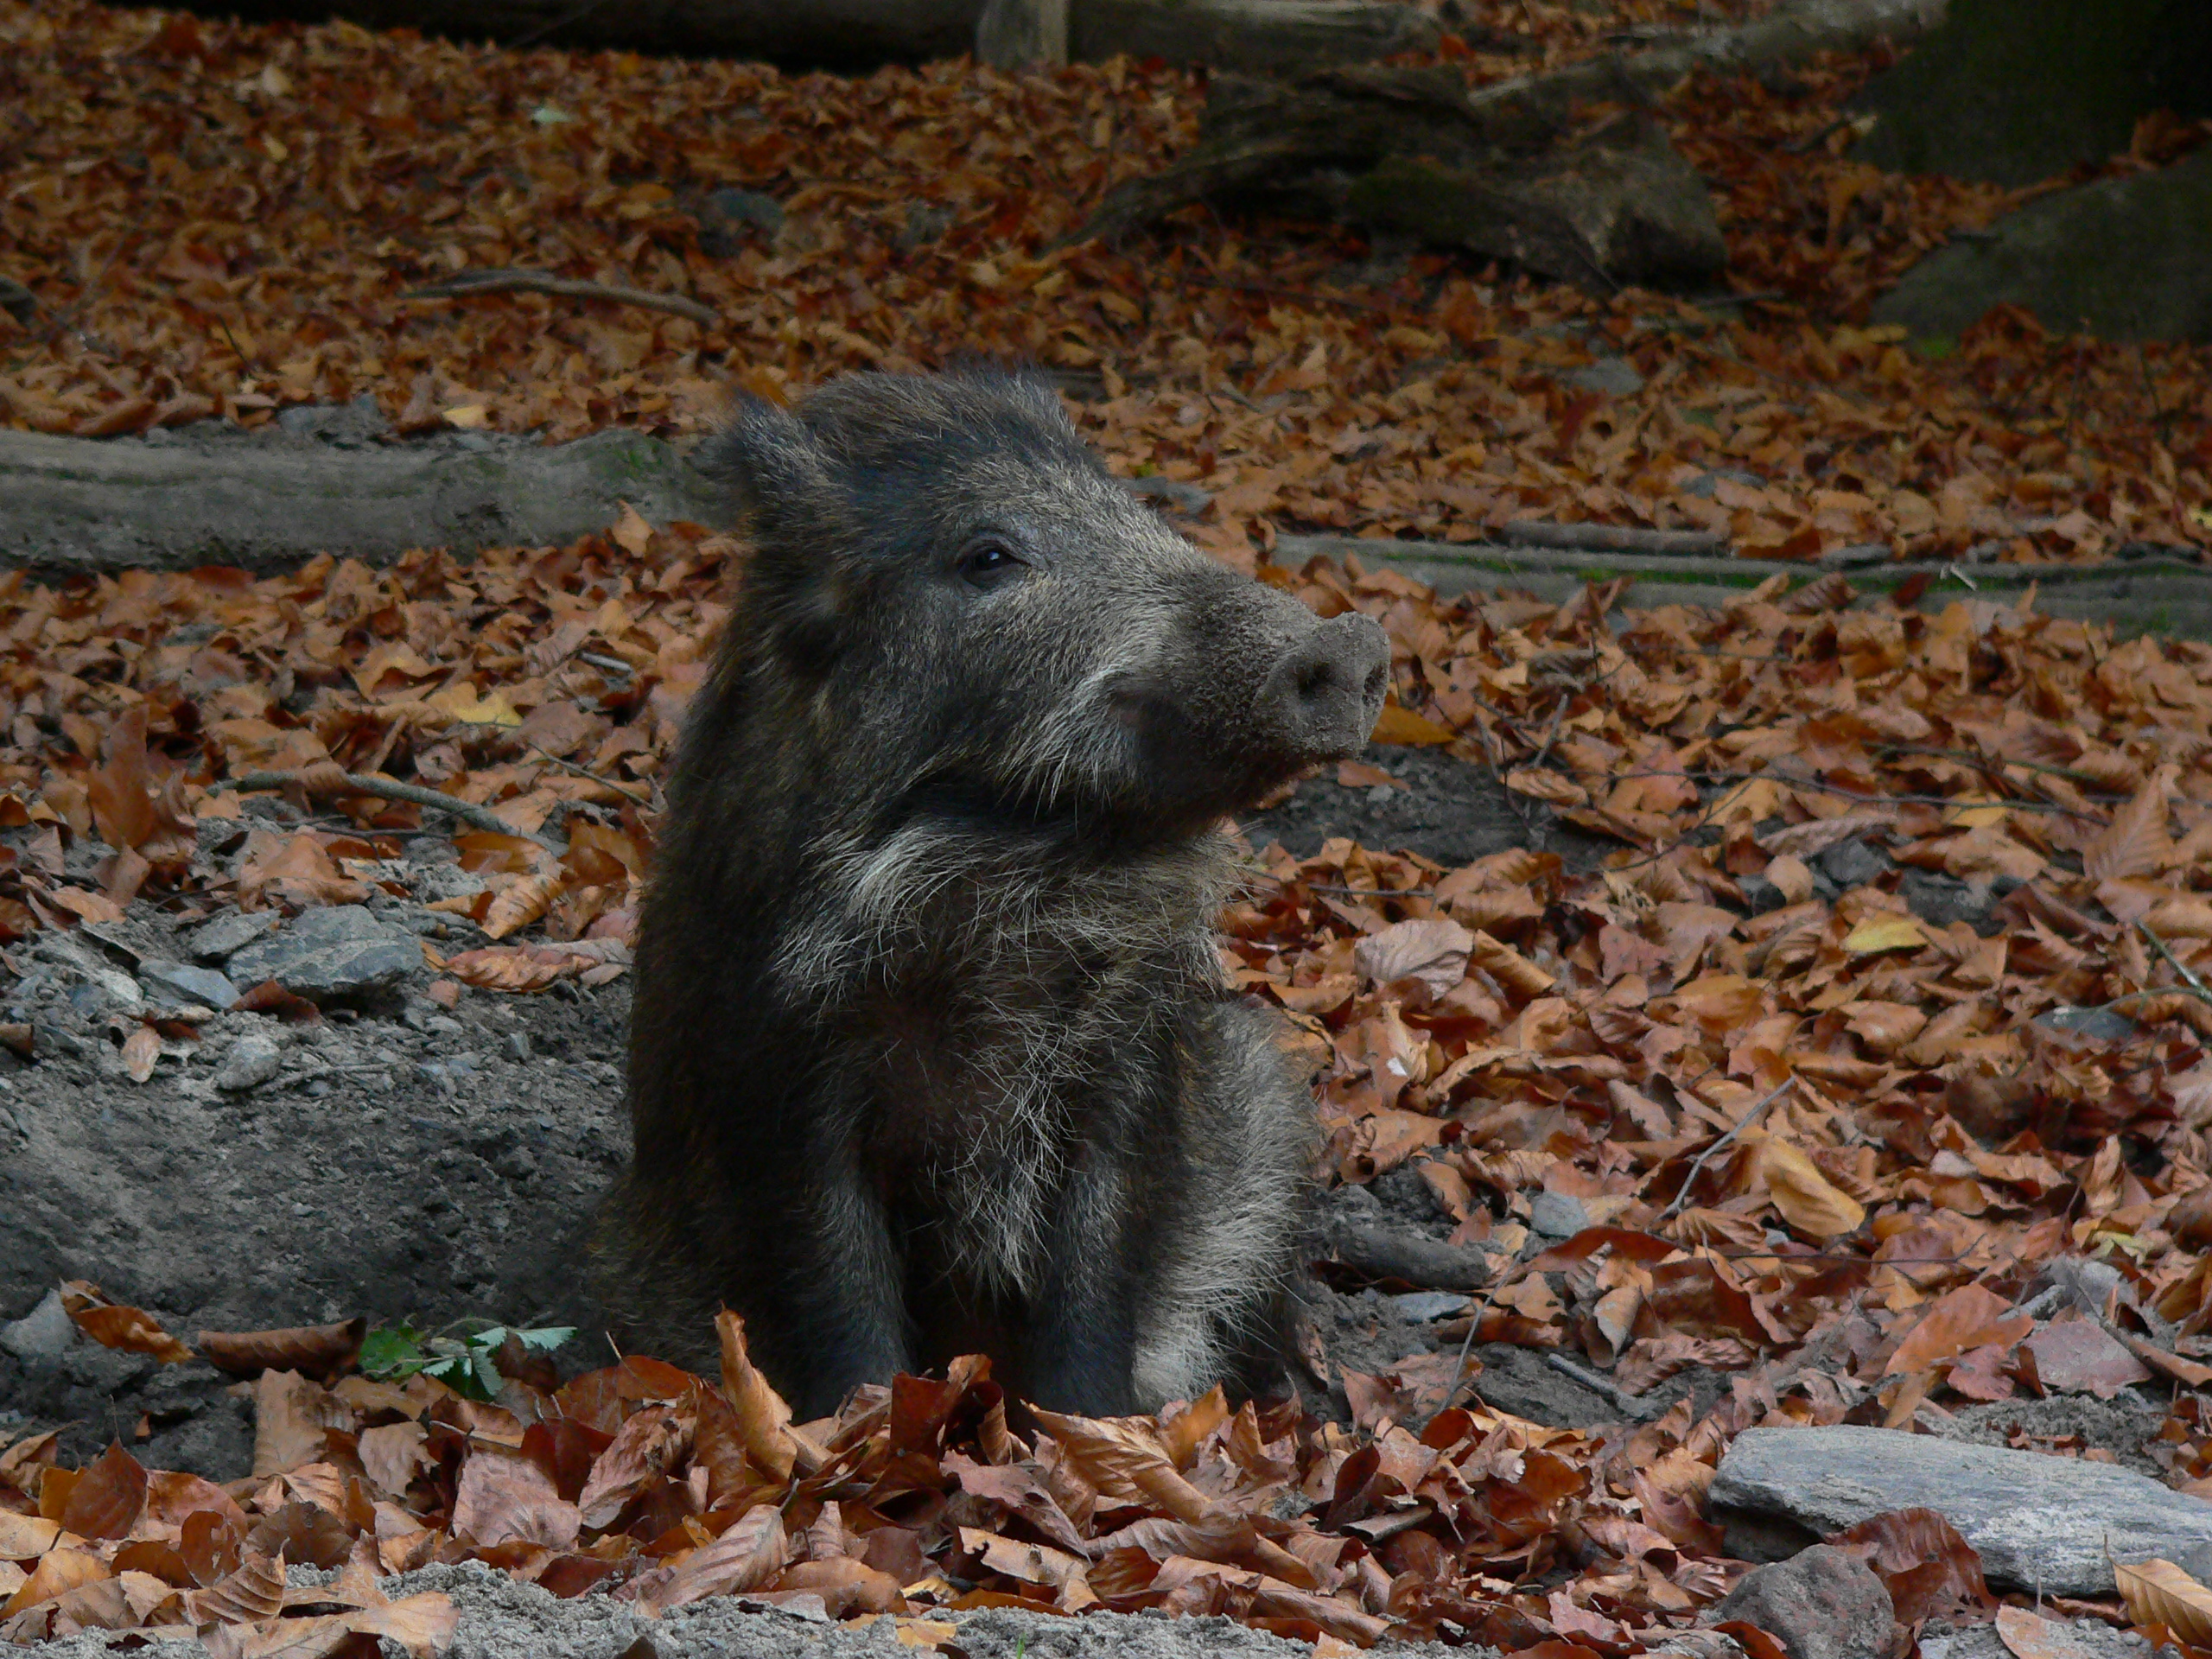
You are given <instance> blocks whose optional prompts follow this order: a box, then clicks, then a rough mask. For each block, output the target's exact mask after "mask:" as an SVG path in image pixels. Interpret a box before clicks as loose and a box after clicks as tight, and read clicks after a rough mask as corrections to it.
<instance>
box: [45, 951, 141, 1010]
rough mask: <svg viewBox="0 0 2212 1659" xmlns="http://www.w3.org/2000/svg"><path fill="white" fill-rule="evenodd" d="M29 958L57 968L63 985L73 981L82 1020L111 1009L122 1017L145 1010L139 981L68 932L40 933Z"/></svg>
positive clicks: (75, 1000)
mask: <svg viewBox="0 0 2212 1659" xmlns="http://www.w3.org/2000/svg"><path fill="white" fill-rule="evenodd" d="M31 956H32V957H33V958H34V959H35V960H37V961H40V962H45V963H52V964H53V965H54V967H55V968H57V969H60V973H59V975H58V976H57V977H59V978H60V979H61V980H62V981H63V982H65V983H68V982H72V981H73V982H74V983H73V985H72V986H71V995H72V998H73V1004H74V1006H76V1007H77V1011H78V1013H79V1014H80V1015H81V1016H82V1017H84V1018H85V1019H87V1020H90V1019H94V1018H97V1017H98V1016H99V1015H100V1014H104V1013H105V1012H107V1011H108V1010H109V1009H110V1008H111V1007H112V1008H114V1009H115V1010H117V1011H118V1012H120V1013H123V1014H140V1013H143V1012H144V1010H145V1007H146V998H145V995H144V993H143V992H142V991H141V990H140V989H139V988H138V982H137V980H135V979H133V978H131V976H130V975H128V974H126V973H124V971H123V969H120V968H118V967H115V966H113V965H112V964H111V963H109V962H108V961H107V960H106V959H105V957H100V956H99V955H97V954H95V953H94V951H93V950H92V949H91V948H90V947H88V946H87V945H86V944H84V942H83V941H81V940H79V939H74V938H71V937H70V936H69V935H68V934H67V933H59V932H52V931H48V932H43V933H41V934H40V935H39V936H38V942H37V943H36V944H34V945H32V946H31Z"/></svg>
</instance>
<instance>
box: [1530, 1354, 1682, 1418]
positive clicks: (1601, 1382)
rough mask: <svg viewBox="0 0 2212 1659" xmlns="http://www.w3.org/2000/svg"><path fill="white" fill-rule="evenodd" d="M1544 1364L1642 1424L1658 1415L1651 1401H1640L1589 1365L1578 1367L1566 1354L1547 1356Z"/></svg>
mask: <svg viewBox="0 0 2212 1659" xmlns="http://www.w3.org/2000/svg"><path fill="white" fill-rule="evenodd" d="M1544 1363H1545V1364H1547V1365H1548V1366H1550V1367H1551V1368H1552V1370H1555V1371H1557V1372H1558V1373H1559V1374H1560V1376H1563V1377H1566V1378H1567V1380H1568V1381H1570V1382H1573V1383H1580V1384H1581V1385H1582V1386H1583V1387H1584V1388H1586V1389H1589V1390H1590V1392H1591V1393H1592V1394H1594V1395H1601V1396H1602V1397H1604V1398H1605V1399H1606V1400H1610V1401H1611V1402H1612V1404H1613V1407H1614V1408H1615V1409H1616V1410H1618V1411H1619V1412H1621V1413H1623V1414H1625V1415H1627V1416H1630V1417H1633V1418H1635V1419H1636V1420H1637V1421H1639V1422H1642V1421H1648V1420H1649V1419H1650V1418H1652V1417H1656V1416H1657V1415H1658V1410H1657V1408H1655V1407H1654V1406H1653V1404H1652V1402H1650V1401H1649V1400H1639V1399H1637V1397H1636V1395H1632V1394H1630V1392H1629V1391H1628V1390H1627V1389H1624V1388H1623V1387H1621V1385H1620V1384H1619V1383H1616V1382H1614V1381H1613V1380H1612V1379H1611V1377H1608V1376H1599V1374H1598V1373H1597V1372H1595V1371H1593V1370H1591V1369H1590V1368H1589V1367H1588V1366H1587V1365H1578V1364H1576V1363H1574V1362H1573V1360H1571V1359H1569V1358H1568V1357H1567V1356H1566V1355H1565V1354H1546V1355H1545V1356H1544Z"/></svg>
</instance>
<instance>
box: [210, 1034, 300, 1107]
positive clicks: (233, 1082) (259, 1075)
mask: <svg viewBox="0 0 2212 1659" xmlns="http://www.w3.org/2000/svg"><path fill="white" fill-rule="evenodd" d="M283 1064H284V1050H283V1046H282V1045H281V1044H279V1043H278V1042H277V1039H275V1038H274V1037H271V1036H269V1035H268V1034H266V1033H263V1032H258V1031H250V1032H248V1033H246V1034H245V1036H243V1037H241V1038H239V1039H238V1041H236V1042H235V1043H232V1045H231V1052H229V1053H227V1054H226V1055H224V1056H223V1064H222V1065H221V1066H219V1068H218V1069H217V1070H216V1072H215V1086H216V1087H217V1088H218V1089H224V1090H230V1091H231V1092H232V1093H243V1092H244V1091H245V1090H248V1089H258V1088H259V1087H260V1086H261V1085H262V1084H264V1083H267V1082H268V1081H269V1080H270V1078H271V1077H275V1076H276V1075H277V1071H279V1070H280V1069H281V1068H282V1067H283Z"/></svg>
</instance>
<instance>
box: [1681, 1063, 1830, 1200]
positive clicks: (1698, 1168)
mask: <svg viewBox="0 0 2212 1659" xmlns="http://www.w3.org/2000/svg"><path fill="white" fill-rule="evenodd" d="M1796 1081H1797V1079H1796V1077H1784V1078H1783V1080H1782V1081H1781V1082H1780V1083H1777V1084H1775V1085H1774V1087H1773V1088H1771V1089H1770V1090H1767V1091H1766V1093H1764V1094H1763V1095H1761V1096H1759V1097H1758V1099H1757V1100H1755V1101H1753V1102H1752V1103H1751V1110H1749V1111H1747V1112H1745V1114H1744V1115H1743V1116H1741V1117H1740V1118H1738V1119H1737V1120H1736V1123H1735V1126H1734V1127H1733V1128H1730V1129H1728V1130H1727V1131H1726V1132H1725V1133H1724V1134H1722V1135H1719V1137H1718V1138H1717V1139H1716V1140H1715V1141H1713V1144H1712V1145H1711V1146H1709V1147H1707V1148H1706V1149H1705V1150H1704V1151H1703V1152H1700V1154H1698V1155H1697V1161H1696V1162H1694V1163H1693V1164H1692V1165H1691V1166H1690V1173H1688V1174H1687V1175H1685V1176H1683V1177H1682V1185H1681V1190H1680V1191H1679V1192H1676V1193H1675V1198H1674V1201H1673V1202H1672V1203H1671V1204H1669V1205H1668V1206H1667V1207H1666V1208H1665V1209H1664V1210H1662V1211H1660V1212H1659V1219H1660V1220H1661V1221H1667V1220H1669V1219H1671V1218H1672V1217H1674V1215H1675V1212H1676V1211H1679V1210H1681V1207H1682V1205H1684V1204H1686V1203H1688V1201H1689V1196H1690V1189H1691V1188H1692V1187H1694V1186H1695V1185H1697V1178H1698V1177H1699V1176H1700V1175H1702V1174H1703V1173H1705V1166H1706V1165H1707V1163H1709V1162H1711V1161H1712V1159H1713V1154H1715V1153H1717V1152H1719V1151H1721V1150H1722V1149H1723V1148H1725V1147H1731V1146H1733V1145H1734V1144H1735V1143H1736V1142H1737V1141H1738V1140H1740V1139H1742V1138H1743V1134H1744V1131H1745V1130H1746V1129H1748V1128H1751V1125H1752V1124H1754V1123H1756V1122H1758V1121H1759V1119H1760V1118H1762V1117H1764V1116H1765V1115H1766V1109H1767V1108H1768V1107H1770V1106H1771V1105H1773V1104H1774V1103H1775V1102H1776V1101H1777V1100H1779V1099H1781V1098H1782V1096H1783V1091H1784V1090H1787V1089H1789V1087H1790V1086H1791V1085H1793V1084H1796Z"/></svg>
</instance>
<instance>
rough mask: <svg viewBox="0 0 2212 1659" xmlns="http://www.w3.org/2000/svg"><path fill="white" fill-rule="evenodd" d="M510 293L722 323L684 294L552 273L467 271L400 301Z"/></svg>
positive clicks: (412, 291) (410, 292)
mask: <svg viewBox="0 0 2212 1659" xmlns="http://www.w3.org/2000/svg"><path fill="white" fill-rule="evenodd" d="M508 293H513V294H550V295H553V296H556V297H558V298H562V299H571V300H609V301H612V302H614V303H615V304H617V305H635V306H640V307H643V308H645V309H646V310H648V311H665V312H667V313H669V314H670V315H671V316H678V317H689V318H690V320H691V321H694V322H696V323H701V324H703V325H704V326H706V327H714V326H715V324H716V323H719V322H720V321H721V314H720V313H718V312H716V311H715V310H714V309H712V308H710V307H708V306H704V305H702V304H700V303H699V302H698V301H696V300H693V299H687V298H685V297H684V296H683V295H681V294H653V293H650V292H648V291H647V290H645V289H642V288H624V287H621V286H620V285H619V284H617V283H588V282H585V281H583V280H582V278H579V277H556V276H555V275H554V274H553V273H552V272H551V271H550V270H518V269H517V270H465V271H462V272H461V274H460V275H459V276H457V277H448V278H447V279H446V280H445V281H444V282H442V283H430V284H429V286H427V287H424V288H416V289H409V290H408V291H407V292H406V293H404V294H403V295H401V296H399V297H400V298H401V299H403V300H463V299H467V298H468V297H469V296H471V295H475V294H508Z"/></svg>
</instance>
